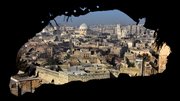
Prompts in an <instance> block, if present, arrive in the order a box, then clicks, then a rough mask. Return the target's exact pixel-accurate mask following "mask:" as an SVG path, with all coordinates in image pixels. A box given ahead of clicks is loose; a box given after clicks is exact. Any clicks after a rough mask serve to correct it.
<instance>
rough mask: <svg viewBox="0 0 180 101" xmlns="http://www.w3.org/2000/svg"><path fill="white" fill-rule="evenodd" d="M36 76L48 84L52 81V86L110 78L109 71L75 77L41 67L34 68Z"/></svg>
mask: <svg viewBox="0 0 180 101" xmlns="http://www.w3.org/2000/svg"><path fill="white" fill-rule="evenodd" d="M36 75H38V77H40V78H41V79H43V80H45V81H47V82H48V83H52V81H53V83H54V84H64V83H68V82H70V81H78V80H79V81H83V82H86V81H88V80H93V79H106V78H110V72H109V71H103V72H99V73H87V74H83V75H80V74H78V75H75V74H67V73H66V72H56V71H52V70H49V69H45V68H42V67H37V68H36Z"/></svg>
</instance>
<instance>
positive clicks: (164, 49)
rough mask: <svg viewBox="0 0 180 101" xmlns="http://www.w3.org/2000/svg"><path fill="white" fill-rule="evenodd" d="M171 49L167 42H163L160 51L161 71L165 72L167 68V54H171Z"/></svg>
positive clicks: (159, 62)
mask: <svg viewBox="0 0 180 101" xmlns="http://www.w3.org/2000/svg"><path fill="white" fill-rule="evenodd" d="M170 52H171V50H170V47H169V46H167V45H166V44H163V46H162V48H161V50H160V52H159V60H158V65H159V72H160V73H161V72H163V71H164V70H165V69H166V63H167V56H168V55H169V54H170Z"/></svg>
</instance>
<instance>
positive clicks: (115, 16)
mask: <svg viewBox="0 0 180 101" xmlns="http://www.w3.org/2000/svg"><path fill="white" fill-rule="evenodd" d="M65 18H67V17H65V16H59V17H56V18H55V19H56V21H57V22H58V23H59V24H68V25H72V26H79V25H80V24H82V23H86V24H87V25H93V24H122V25H124V24H125V25H127V24H136V22H134V21H133V20H132V19H131V18H130V17H129V16H127V15H126V14H125V13H123V12H121V11H118V10H111V11H98V12H90V13H88V14H86V15H82V16H79V17H74V16H72V17H70V18H69V21H68V22H66V21H64V19H65ZM142 22H144V21H142Z"/></svg>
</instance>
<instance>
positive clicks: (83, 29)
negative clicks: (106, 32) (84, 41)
mask: <svg viewBox="0 0 180 101" xmlns="http://www.w3.org/2000/svg"><path fill="white" fill-rule="evenodd" d="M87 30H88V26H87V25H86V24H85V23H83V24H81V25H80V27H79V34H80V35H86V34H87Z"/></svg>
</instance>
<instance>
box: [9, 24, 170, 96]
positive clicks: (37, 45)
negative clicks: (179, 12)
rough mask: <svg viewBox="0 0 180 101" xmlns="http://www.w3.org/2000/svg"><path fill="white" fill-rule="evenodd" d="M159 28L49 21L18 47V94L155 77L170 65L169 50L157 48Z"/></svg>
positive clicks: (15, 87) (13, 86)
mask: <svg viewBox="0 0 180 101" xmlns="http://www.w3.org/2000/svg"><path fill="white" fill-rule="evenodd" d="M154 33H155V31H154V30H150V29H146V28H144V27H143V24H138V25H134V24H131V25H130V24H129V25H121V24H108V25H104V24H97V25H88V23H87V24H86V23H82V24H81V25H79V26H71V25H52V24H49V25H48V26H46V27H45V28H44V29H43V30H42V31H41V32H39V33H37V34H36V36H35V37H33V38H32V39H29V40H28V42H27V43H25V44H24V46H22V48H21V49H20V51H19V55H20V56H21V57H20V60H19V61H18V68H19V72H18V74H17V75H15V76H12V77H11V82H10V85H9V86H10V89H11V92H12V93H13V94H15V95H17V96H18V95H22V94H24V93H26V92H34V90H35V88H37V87H39V86H40V85H41V84H57V85H62V84H65V83H68V82H72V81H82V82H87V81H89V80H95V79H97V80H99V79H111V78H118V75H119V74H121V73H126V74H128V75H129V76H130V77H134V76H150V75H154V74H156V73H161V72H163V71H164V70H165V68H166V62H167V56H168V55H169V53H170V48H169V47H168V46H167V45H166V44H164V45H163V46H162V48H161V49H160V50H157V48H156V46H155V44H154V41H155V38H154Z"/></svg>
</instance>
